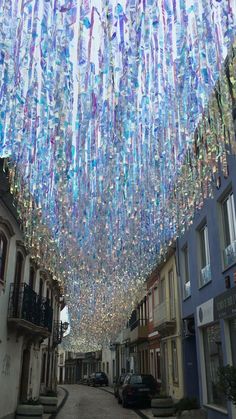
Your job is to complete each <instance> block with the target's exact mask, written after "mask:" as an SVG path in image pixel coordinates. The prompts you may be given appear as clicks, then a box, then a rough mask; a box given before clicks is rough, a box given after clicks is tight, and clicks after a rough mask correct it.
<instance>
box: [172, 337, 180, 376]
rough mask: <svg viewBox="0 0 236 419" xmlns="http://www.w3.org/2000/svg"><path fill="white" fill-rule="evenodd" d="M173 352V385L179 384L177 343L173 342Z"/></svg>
mask: <svg viewBox="0 0 236 419" xmlns="http://www.w3.org/2000/svg"><path fill="white" fill-rule="evenodd" d="M171 352H172V379H173V383H178V381H179V377H178V355H177V346H176V341H175V340H172V341H171Z"/></svg>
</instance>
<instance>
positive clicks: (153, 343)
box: [147, 269, 161, 381]
mask: <svg viewBox="0 0 236 419" xmlns="http://www.w3.org/2000/svg"><path fill="white" fill-rule="evenodd" d="M158 281H159V272H158V269H155V270H154V271H153V272H152V273H151V275H150V277H149V278H148V279H147V310H148V322H147V328H148V357H149V372H150V374H152V375H153V377H155V378H156V380H158V381H160V380H161V362H160V334H159V332H158V330H156V328H155V327H154V310H155V309H156V306H157V304H158V301H157V297H158V292H157V288H158Z"/></svg>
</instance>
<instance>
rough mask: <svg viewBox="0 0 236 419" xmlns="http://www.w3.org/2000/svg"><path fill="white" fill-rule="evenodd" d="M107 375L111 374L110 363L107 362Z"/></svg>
mask: <svg viewBox="0 0 236 419" xmlns="http://www.w3.org/2000/svg"><path fill="white" fill-rule="evenodd" d="M107 374H109V362H107Z"/></svg>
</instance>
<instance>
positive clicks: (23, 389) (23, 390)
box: [20, 349, 30, 402]
mask: <svg viewBox="0 0 236 419" xmlns="http://www.w3.org/2000/svg"><path fill="white" fill-rule="evenodd" d="M29 371H30V351H29V349H24V351H23V359H22V368H21V382H20V402H26V401H27V397H28V382H29Z"/></svg>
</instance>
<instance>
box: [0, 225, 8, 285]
mask: <svg viewBox="0 0 236 419" xmlns="http://www.w3.org/2000/svg"><path fill="white" fill-rule="evenodd" d="M6 256H7V238H6V236H5V234H4V233H3V232H2V231H0V282H4V274H5V267H6Z"/></svg>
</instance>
